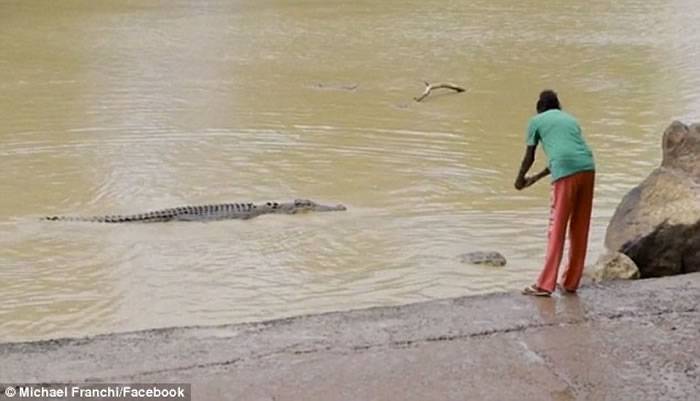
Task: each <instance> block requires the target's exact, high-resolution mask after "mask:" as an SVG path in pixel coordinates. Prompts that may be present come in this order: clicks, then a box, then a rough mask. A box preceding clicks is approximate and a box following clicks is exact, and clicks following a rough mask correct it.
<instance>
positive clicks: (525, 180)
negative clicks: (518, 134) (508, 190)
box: [515, 146, 549, 191]
mask: <svg viewBox="0 0 700 401" xmlns="http://www.w3.org/2000/svg"><path fill="white" fill-rule="evenodd" d="M536 149H537V146H528V147H527V148H526V149H525V156H524V157H523V161H522V163H521V164H520V171H519V172H518V176H517V178H516V179H515V189H517V190H518V191H520V190H522V189H524V188H527V187H529V186H530V185H532V184H534V183H536V182H537V181H539V180H540V179H542V178H543V177H546V176H548V175H549V168H545V169H544V170H542V171H540V172H539V173H537V174H535V175H533V176H530V177H526V176H525V175H526V174H527V172H528V171H529V170H530V168H531V167H532V164H533V163H535V150H536Z"/></svg>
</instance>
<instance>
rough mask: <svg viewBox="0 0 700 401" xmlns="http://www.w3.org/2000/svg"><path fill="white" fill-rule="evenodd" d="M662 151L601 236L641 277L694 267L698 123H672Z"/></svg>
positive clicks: (699, 253) (699, 212) (699, 216)
mask: <svg viewBox="0 0 700 401" xmlns="http://www.w3.org/2000/svg"><path fill="white" fill-rule="evenodd" d="M662 149H663V160H662V162H661V166H659V167H658V168H656V169H655V170H654V171H652V173H651V174H650V175H649V177H647V178H646V179H645V180H644V181H643V182H642V183H641V184H640V185H639V186H637V187H636V188H634V189H633V190H631V191H630V192H629V193H628V194H627V195H626V196H625V197H624V198H623V199H622V202H621V203H620V205H619V206H618V207H617V210H616V211H615V214H614V215H613V217H612V220H611V221H610V224H609V226H608V229H607V233H606V237H605V245H606V247H607V248H608V249H609V250H611V251H619V252H622V253H624V254H626V255H627V256H629V257H630V258H631V259H632V260H633V261H634V262H635V264H636V265H637V266H638V267H639V271H640V274H641V277H642V278H644V277H659V276H667V275H672V274H681V273H689V272H693V271H700V231H699V230H700V124H693V125H691V126H690V127H688V126H686V125H684V124H682V123H680V122H677V121H676V122H674V123H673V124H671V125H670V126H669V127H668V128H667V129H666V131H665V132H664V135H663V141H662Z"/></svg>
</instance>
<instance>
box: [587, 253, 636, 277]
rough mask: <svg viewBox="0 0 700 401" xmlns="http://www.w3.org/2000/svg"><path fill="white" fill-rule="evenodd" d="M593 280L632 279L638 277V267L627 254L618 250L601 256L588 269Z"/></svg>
mask: <svg viewBox="0 0 700 401" xmlns="http://www.w3.org/2000/svg"><path fill="white" fill-rule="evenodd" d="M588 270H589V272H590V275H591V277H592V278H593V281H607V280H634V279H638V278H639V268H637V265H636V264H634V261H632V259H630V258H629V257H628V256H627V255H625V254H624V253H620V252H615V253H609V254H606V255H603V256H601V257H600V258H599V259H598V261H597V262H596V264H595V265H594V266H592V267H590V268H589V269H588Z"/></svg>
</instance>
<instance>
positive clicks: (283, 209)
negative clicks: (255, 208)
mask: <svg viewBox="0 0 700 401" xmlns="http://www.w3.org/2000/svg"><path fill="white" fill-rule="evenodd" d="M267 206H268V207H270V208H272V209H273V210H272V212H273V213H286V214H295V213H302V212H335V211H342V210H346V207H345V206H343V205H336V206H327V205H320V204H318V203H316V202H314V201H311V200H308V199H296V200H294V202H287V203H268V204H267Z"/></svg>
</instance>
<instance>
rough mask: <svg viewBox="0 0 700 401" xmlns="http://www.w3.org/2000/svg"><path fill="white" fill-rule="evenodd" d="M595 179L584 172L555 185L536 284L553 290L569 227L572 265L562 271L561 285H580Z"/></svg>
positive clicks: (573, 287)
mask: <svg viewBox="0 0 700 401" xmlns="http://www.w3.org/2000/svg"><path fill="white" fill-rule="evenodd" d="M594 181H595V173H594V172H593V171H585V172H581V173H577V174H574V175H570V176H568V177H564V178H561V179H559V180H557V181H554V183H553V184H552V207H551V212H550V218H549V234H548V237H549V243H548V245H547V257H546V260H545V264H544V269H542V273H540V277H539V278H538V279H537V286H538V287H540V288H541V289H543V290H547V291H554V287H555V285H556V282H557V273H558V271H559V264H561V259H562V255H563V253H564V240H565V239H566V227H567V226H568V227H569V265H568V267H567V268H566V269H565V270H564V273H563V274H562V279H561V284H562V286H563V287H564V288H566V289H567V290H570V291H574V290H576V289H577V288H578V284H579V282H580V281H581V274H582V273H583V264H584V262H585V260H586V250H587V248H588V229H589V227H590V225H591V209H592V207H593V186H594V185H593V184H594Z"/></svg>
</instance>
